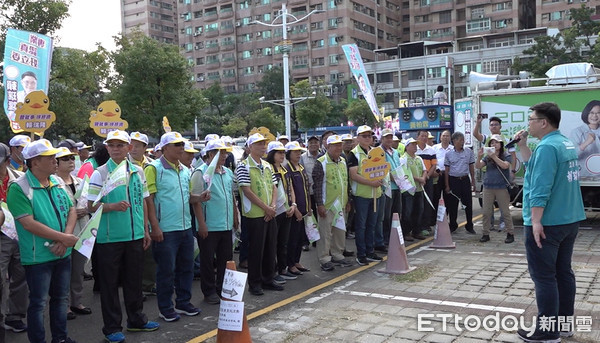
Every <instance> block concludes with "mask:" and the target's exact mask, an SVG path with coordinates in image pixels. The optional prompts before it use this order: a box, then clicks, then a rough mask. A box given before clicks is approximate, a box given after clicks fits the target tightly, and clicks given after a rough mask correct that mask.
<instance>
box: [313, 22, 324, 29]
mask: <svg viewBox="0 0 600 343" xmlns="http://www.w3.org/2000/svg"><path fill="white" fill-rule="evenodd" d="M310 29H311V30H323V22H322V21H317V22H315V23H310Z"/></svg>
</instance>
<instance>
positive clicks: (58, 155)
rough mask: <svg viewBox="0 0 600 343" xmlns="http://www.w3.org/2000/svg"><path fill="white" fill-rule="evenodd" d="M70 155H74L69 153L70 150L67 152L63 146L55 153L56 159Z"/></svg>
mask: <svg viewBox="0 0 600 343" xmlns="http://www.w3.org/2000/svg"><path fill="white" fill-rule="evenodd" d="M71 155H75V153H74V152H71V150H69V148H66V147H64V146H63V147H60V148H58V152H57V153H56V158H61V157H65V156H71Z"/></svg>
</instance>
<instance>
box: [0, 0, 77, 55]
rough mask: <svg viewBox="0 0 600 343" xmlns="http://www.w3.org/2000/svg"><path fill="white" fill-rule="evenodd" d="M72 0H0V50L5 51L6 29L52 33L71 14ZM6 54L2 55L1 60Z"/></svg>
mask: <svg viewBox="0 0 600 343" xmlns="http://www.w3.org/2000/svg"><path fill="white" fill-rule="evenodd" d="M70 4H71V0H37V1H32V0H2V1H0V51H4V42H5V39H6V29H8V28H14V29H18V30H26V31H32V32H37V33H41V34H44V35H52V34H53V33H55V32H56V31H58V29H60V28H61V26H62V22H63V20H65V18H67V17H68V16H69V5H70ZM3 59H4V56H3V55H2V56H0V61H2V60H3Z"/></svg>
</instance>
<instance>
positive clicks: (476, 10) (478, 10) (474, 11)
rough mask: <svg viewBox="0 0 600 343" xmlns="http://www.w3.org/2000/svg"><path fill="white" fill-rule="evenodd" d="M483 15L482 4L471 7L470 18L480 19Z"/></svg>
mask: <svg viewBox="0 0 600 343" xmlns="http://www.w3.org/2000/svg"><path fill="white" fill-rule="evenodd" d="M484 16H485V8H484V7H483V6H481V7H473V8H471V19H481V18H483V17H484Z"/></svg>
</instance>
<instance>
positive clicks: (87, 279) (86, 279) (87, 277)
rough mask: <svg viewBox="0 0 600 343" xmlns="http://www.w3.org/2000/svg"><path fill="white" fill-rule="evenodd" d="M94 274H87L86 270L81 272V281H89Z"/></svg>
mask: <svg viewBox="0 0 600 343" xmlns="http://www.w3.org/2000/svg"><path fill="white" fill-rule="evenodd" d="M93 279H94V276H93V275H92V274H88V273H86V272H83V281H90V280H93Z"/></svg>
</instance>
